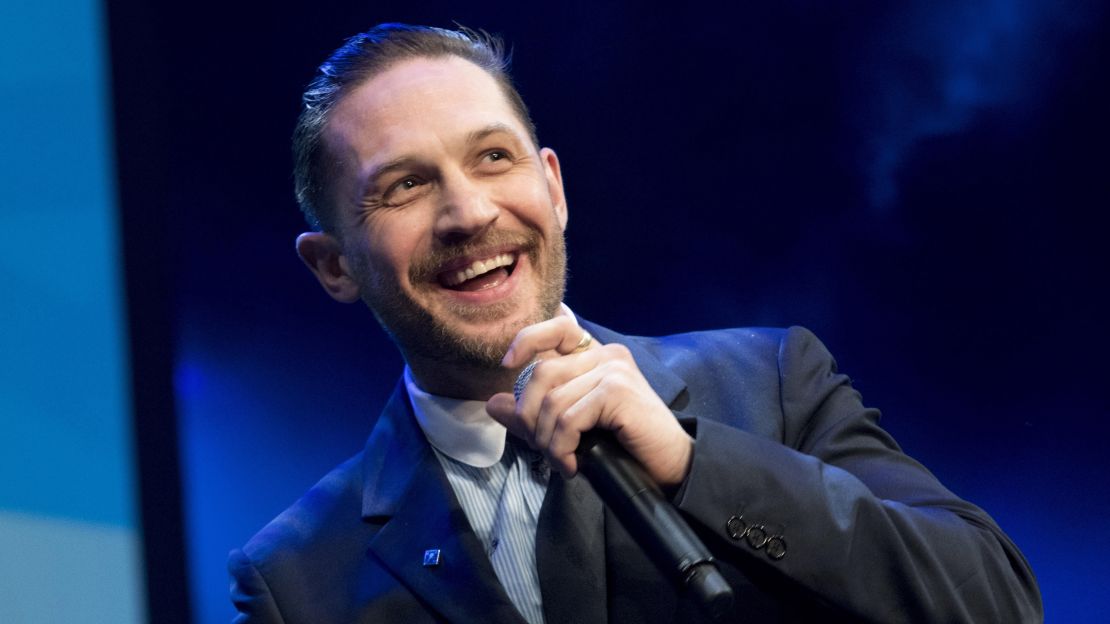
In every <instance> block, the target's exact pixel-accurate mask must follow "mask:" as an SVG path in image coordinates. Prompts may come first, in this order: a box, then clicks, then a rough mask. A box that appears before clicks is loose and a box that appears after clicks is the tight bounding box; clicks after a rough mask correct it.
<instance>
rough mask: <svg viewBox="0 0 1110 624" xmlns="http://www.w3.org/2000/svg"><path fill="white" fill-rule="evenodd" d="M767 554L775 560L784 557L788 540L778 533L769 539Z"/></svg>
mask: <svg viewBox="0 0 1110 624" xmlns="http://www.w3.org/2000/svg"><path fill="white" fill-rule="evenodd" d="M766 552H767V556H768V557H770V558H771V559H774V560H775V561H778V560H779V559H782V558H783V557H785V556H786V541H785V540H783V539H782V537H781V536H779V535H776V536H774V537H772V538H771V539H769V540H767V551H766Z"/></svg>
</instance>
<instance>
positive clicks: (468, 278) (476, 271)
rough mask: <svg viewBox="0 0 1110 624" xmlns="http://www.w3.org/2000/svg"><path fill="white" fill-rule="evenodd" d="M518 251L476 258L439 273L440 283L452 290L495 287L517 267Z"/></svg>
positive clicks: (469, 290)
mask: <svg viewBox="0 0 1110 624" xmlns="http://www.w3.org/2000/svg"><path fill="white" fill-rule="evenodd" d="M516 264H517V254H516V253H500V254H497V255H495V256H491V257H489V258H482V259H479V260H475V261H473V262H471V263H470V264H468V265H466V266H463V267H461V268H455V269H450V270H447V271H444V272H442V273H440V274H439V276H438V280H439V283H440V284H441V285H442V286H444V287H446V288H449V289H451V290H459V291H465V292H473V291H477V290H485V289H487V288H493V287H495V286H497V285H499V284H501V283H502V282H503V281H505V280H506V279H507V278H508V277H509V276H510V275H512V273H513V270H514V269H516Z"/></svg>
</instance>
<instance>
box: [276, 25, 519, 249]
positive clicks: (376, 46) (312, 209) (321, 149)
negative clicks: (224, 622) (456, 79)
mask: <svg viewBox="0 0 1110 624" xmlns="http://www.w3.org/2000/svg"><path fill="white" fill-rule="evenodd" d="M445 56H457V57H459V58H462V59H464V60H467V61H470V62H471V63H474V64H475V65H477V66H478V67H480V68H481V69H483V70H485V71H486V73H488V74H489V75H490V76H492V77H493V79H494V80H496V81H497V84H498V85H499V86H500V87H501V90H502V92H503V93H504V94H505V97H506V99H507V100H508V101H509V105H510V106H512V108H513V110H514V111H515V112H516V114H517V116H518V117H520V122H521V123H522V124H524V127H525V129H526V130H527V131H528V134H529V137H530V138H531V139H532V143H533V144H534V145H535V146H536V147H539V141H537V139H536V127H535V124H534V123H532V118H531V116H530V115H529V114H528V108H527V107H526V106H525V105H524V100H522V99H521V97H520V94H519V93H518V92H517V90H516V88H515V87H514V86H513V84H512V79H511V78H510V77H509V74H508V66H509V58H508V57H507V56H506V54H505V50H504V45H503V44H502V42H501V40H500V39H498V38H496V37H493V36H491V35H489V34H487V33H485V32H482V31H474V30H470V29H468V28H462V27H460V28H459V29H458V30H447V29H444V28H434V27H430V26H411V25H408V24H380V25H378V26H375V27H373V28H371V29H370V30H368V31H366V32H364V33H360V34H357V35H355V36H353V37H351V38H350V39H348V40H347V41H346V42H345V43H344V44H343V45H342V46H341V47H340V48H339V49H338V50H336V51H335V52H333V53H332V55H331V56H330V57H328V60H326V61H324V63H323V64H322V65H320V67H319V68H318V69H317V72H316V76H315V77H314V78H313V79H312V82H310V83H309V84H308V87H307V88H306V89H305V92H304V95H303V96H302V98H301V100H302V102H303V104H304V108H303V109H302V110H301V114H300V117H299V118H298V119H297V126H296V128H295V129H294V130H293V183H294V190H295V192H296V195H297V203H298V204H300V207H301V212H303V213H304V216H305V220H306V221H308V224H309V226H311V227H312V228H313V229H314V230H317V231H324V232H334V231H335V226H336V221H335V207H334V201H333V200H334V197H333V194H332V193H331V192H330V191H329V186H330V182H331V178H332V176H333V175H334V173H335V170H336V167H335V164H336V163H335V162H334V159H333V157H331V156H330V155H329V154H328V151H329V150H328V149H327V145H325V141H324V129H325V128H326V127H327V124H328V121H329V120H330V118H331V112H332V110H334V108H335V106H336V104H338V103H339V101H340V100H342V99H343V97H344V96H346V95H347V94H348V93H349V92H350V91H352V90H353V89H355V88H356V87H358V86H359V85H361V84H363V83H365V82H366V81H367V80H370V79H371V78H373V77H374V76H377V75H378V74H380V73H382V72H384V71H386V70H387V69H389V68H390V67H392V66H393V65H396V64H397V63H399V62H401V61H406V60H410V59H415V58H441V57H445Z"/></svg>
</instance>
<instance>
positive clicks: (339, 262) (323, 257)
mask: <svg viewBox="0 0 1110 624" xmlns="http://www.w3.org/2000/svg"><path fill="white" fill-rule="evenodd" d="M297 255H299V256H300V257H301V260H303V261H304V263H305V265H306V266H308V270H309V271H312V274H313V275H315V276H316V279H318V280H320V285H321V286H323V287H324V290H325V291H327V293H328V294H329V295H331V296H332V298H333V299H335V300H336V301H339V302H342V303H353V302H355V301H358V299H359V288H358V281H357V280H355V279H354V277H353V276H352V275H351V267H350V265H349V264H348V262H347V258H346V257H345V256H344V255H343V248H342V246H341V245H340V244H339V241H338V240H336V238H335V237H334V236H332V235H331V234H325V233H323V232H305V233H304V234H301V235H300V236H298V237H297Z"/></svg>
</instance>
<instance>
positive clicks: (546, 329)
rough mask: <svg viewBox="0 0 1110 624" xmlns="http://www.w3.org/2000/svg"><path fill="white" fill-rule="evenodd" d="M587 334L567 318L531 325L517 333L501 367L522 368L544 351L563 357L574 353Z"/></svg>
mask: <svg viewBox="0 0 1110 624" xmlns="http://www.w3.org/2000/svg"><path fill="white" fill-rule="evenodd" d="M585 332H586V330H584V329H582V328H581V327H579V326H578V324H577V323H576V322H575V321H574V319H572V318H570V317H566V316H557V317H555V318H553V319H550V320H547V321H544V322H542V323H536V324H535V325H529V326H528V327H525V328H524V329H522V330H520V331H519V332H517V335H516V337H515V338H513V342H512V344H510V345H509V350H508V351H506V352H505V357H504V358H502V360H501V365H502V366H505V367H508V368H513V367H516V366H522V365H523V364H525V363H526V362H529V361H531V360H532V359H534V358H535V357H536V356H537V355H539V354H540V353H543V352H544V351H555V352H557V353H559V354H561V355H567V354H569V353H573V352H574V351H575V349H576V348H578V346H579V343H580V342H581V341H582V340H583V336H584V335H585Z"/></svg>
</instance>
